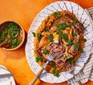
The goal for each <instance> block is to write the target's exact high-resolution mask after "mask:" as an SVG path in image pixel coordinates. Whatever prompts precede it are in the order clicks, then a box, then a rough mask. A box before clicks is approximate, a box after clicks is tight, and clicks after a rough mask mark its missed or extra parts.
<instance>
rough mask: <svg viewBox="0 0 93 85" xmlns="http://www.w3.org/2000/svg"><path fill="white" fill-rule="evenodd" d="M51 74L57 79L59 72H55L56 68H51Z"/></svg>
mask: <svg viewBox="0 0 93 85" xmlns="http://www.w3.org/2000/svg"><path fill="white" fill-rule="evenodd" d="M52 73H53V75H54V76H56V77H59V72H57V71H56V67H54V68H53V71H52Z"/></svg>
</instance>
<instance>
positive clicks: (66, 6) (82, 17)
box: [25, 1, 93, 83]
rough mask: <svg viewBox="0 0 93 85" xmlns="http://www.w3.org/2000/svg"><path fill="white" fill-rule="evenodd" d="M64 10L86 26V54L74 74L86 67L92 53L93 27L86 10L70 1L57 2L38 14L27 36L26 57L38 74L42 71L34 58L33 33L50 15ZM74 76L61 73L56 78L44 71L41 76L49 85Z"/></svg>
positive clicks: (79, 61) (77, 64) (77, 63)
mask: <svg viewBox="0 0 93 85" xmlns="http://www.w3.org/2000/svg"><path fill="white" fill-rule="evenodd" d="M62 10H68V11H70V12H72V13H74V14H75V15H76V17H77V18H78V20H79V21H80V22H81V23H82V24H83V25H84V28H85V29H84V37H85V38H86V39H87V42H86V43H85V46H84V49H83V50H84V52H83V54H82V56H81V57H80V58H79V59H78V61H77V62H76V65H75V68H74V73H75V74H77V73H78V72H79V71H80V70H81V69H82V68H83V66H84V64H85V62H86V61H87V59H88V58H89V55H90V51H91V42H92V39H91V38H92V37H93V35H92V34H93V30H92V26H91V24H90V20H89V17H88V15H87V14H86V12H85V10H84V9H83V8H82V7H80V6H79V5H77V4H76V3H73V2H69V1H57V2H54V3H52V4H50V5H48V6H47V7H45V8H44V9H43V10H41V11H40V12H39V14H37V16H36V17H35V19H34V20H33V23H32V24H31V26H30V29H29V32H28V36H27V43H26V48H25V51H26V57H27V60H28V63H29V65H30V68H31V69H32V71H33V72H34V73H35V74H37V73H38V71H39V70H40V69H41V67H40V65H38V64H37V63H36V61H35V58H34V52H33V49H34V46H33V43H34V37H33V35H32V32H35V31H36V30H37V29H38V27H39V26H40V24H41V22H42V20H44V19H45V18H46V17H47V16H48V15H49V14H51V13H53V12H56V11H62ZM72 77H73V75H72V74H70V73H69V72H61V73H60V76H59V77H55V76H53V75H52V74H50V73H47V72H46V71H43V73H42V74H41V76H40V79H41V80H42V81H44V82H48V83H61V82H64V81H67V80H68V79H70V78H72Z"/></svg>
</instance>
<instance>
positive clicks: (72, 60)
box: [67, 58, 76, 65]
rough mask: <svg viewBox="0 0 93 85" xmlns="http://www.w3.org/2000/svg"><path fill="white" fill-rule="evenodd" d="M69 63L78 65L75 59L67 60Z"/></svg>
mask: <svg viewBox="0 0 93 85" xmlns="http://www.w3.org/2000/svg"><path fill="white" fill-rule="evenodd" d="M67 62H69V63H71V64H73V65H75V63H76V61H75V60H74V59H73V58H69V59H67Z"/></svg>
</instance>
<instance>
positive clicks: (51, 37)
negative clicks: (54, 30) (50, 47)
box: [48, 34, 54, 42]
mask: <svg viewBox="0 0 93 85" xmlns="http://www.w3.org/2000/svg"><path fill="white" fill-rule="evenodd" d="M48 39H49V40H50V42H53V41H54V40H53V35H52V34H49V35H48Z"/></svg>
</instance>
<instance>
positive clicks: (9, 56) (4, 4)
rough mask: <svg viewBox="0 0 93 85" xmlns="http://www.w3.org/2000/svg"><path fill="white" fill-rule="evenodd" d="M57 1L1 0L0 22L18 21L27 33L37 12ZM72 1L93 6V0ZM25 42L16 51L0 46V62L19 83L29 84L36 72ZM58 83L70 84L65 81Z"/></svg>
mask: <svg viewBox="0 0 93 85" xmlns="http://www.w3.org/2000/svg"><path fill="white" fill-rule="evenodd" d="M55 1H58V0H0V24H1V23H2V22H4V21H8V20H12V21H16V22H17V23H19V24H21V25H22V27H23V28H24V29H25V31H26V34H27V32H28V29H29V27H30V25H31V23H32V21H33V19H34V17H35V16H36V14H37V13H39V11H40V10H42V9H43V8H44V7H45V6H47V5H48V4H50V3H52V2H55ZM71 1H74V2H76V3H78V4H79V5H81V6H82V7H83V8H89V7H92V6H93V0H71ZM25 43H26V40H25V42H24V44H23V46H22V47H20V48H19V49H18V50H15V51H6V50H3V49H1V48H0V64H2V65H4V66H6V67H7V68H8V69H9V71H10V72H11V73H13V74H14V78H15V81H16V84H17V85H28V83H29V81H30V80H31V79H32V78H33V77H34V73H33V72H32V71H31V70H30V68H29V65H28V62H27V60H26V55H25ZM35 85H55V84H49V83H44V82H42V81H40V80H39V79H38V80H37V82H36V83H35ZM56 85H68V84H67V83H66V82H65V83H60V84H56ZM84 85H93V82H91V81H89V82H87V83H86V84H84Z"/></svg>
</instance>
